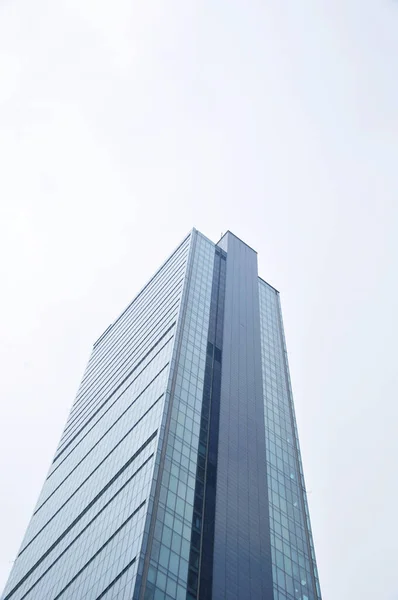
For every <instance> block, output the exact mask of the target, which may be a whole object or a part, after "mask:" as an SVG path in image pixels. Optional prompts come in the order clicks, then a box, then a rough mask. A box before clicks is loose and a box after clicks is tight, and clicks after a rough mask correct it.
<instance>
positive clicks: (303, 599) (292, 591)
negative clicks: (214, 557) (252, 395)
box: [259, 280, 321, 600]
mask: <svg viewBox="0 0 398 600" xmlns="http://www.w3.org/2000/svg"><path fill="white" fill-rule="evenodd" d="M259 294H260V296H259V297H260V323H261V349H262V369H263V388H264V405H265V406H264V408H265V435H266V454H267V472H268V487H269V500H270V529H271V549H272V568H273V581H274V597H275V600H293V599H294V600H320V598H321V596H320V590H319V583H318V578H317V572H316V565H315V556H314V552H313V545H312V538H311V533H310V528H309V517H308V508H307V503H306V493H305V489H304V480H303V477H302V468H301V461H300V455H299V449H298V438H297V431H296V425H295V420H294V413H293V406H292V400H291V390H290V387H289V381H288V377H287V376H286V373H287V363H286V362H285V361H286V356H285V347H284V340H283V328H282V325H281V322H280V312H279V311H280V307H279V297H278V294H277V292H276V291H275V290H274V289H273V288H271V287H270V286H268V285H267V284H266V283H265V282H262V281H261V280H260V281H259ZM281 332H282V333H281ZM309 542H310V543H309Z"/></svg>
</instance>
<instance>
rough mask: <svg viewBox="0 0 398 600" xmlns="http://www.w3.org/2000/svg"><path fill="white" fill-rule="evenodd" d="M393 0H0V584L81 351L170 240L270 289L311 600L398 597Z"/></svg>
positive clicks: (397, 133)
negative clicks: (224, 251) (285, 362)
mask: <svg viewBox="0 0 398 600" xmlns="http://www.w3.org/2000/svg"><path fill="white" fill-rule="evenodd" d="M397 32H398V4H397V2H396V1H393V0H326V1H322V0H301V1H300V2H298V1H297V0H287V1H285V2H283V1H281V0H261V1H260V0H246V1H243V2H242V1H238V0H218V1H217V0H216V1H215V0H200V1H199V0H169V1H168V2H166V1H165V0H142V1H141V2H138V1H137V0H113V2H109V1H105V0H58V1H57V2H54V0H48V1H45V0H35V1H32V0H13V1H11V0H3V1H2V2H0V105H1V106H0V171H1V173H0V202H1V212H0V257H1V258H0V282H1V289H2V293H1V296H0V315H1V317H0V318H1V348H0V357H1V422H0V489H1V490H2V492H1V494H0V559H1V567H0V590H1V589H2V587H3V585H4V583H5V580H6V578H7V575H8V572H9V570H10V568H11V566H12V561H13V560H14V558H15V556H16V553H17V551H18V548H19V545H20V543H21V540H22V536H23V533H24V531H25V528H26V526H27V524H28V521H29V518H30V516H31V512H32V510H33V506H34V504H35V502H36V499H37V496H38V494H39V491H40V488H41V486H42V483H43V480H44V477H45V475H46V472H47V469H48V467H49V464H50V462H51V460H52V456H53V453H54V451H55V447H56V444H57V442H58V439H59V436H60V434H61V430H62V428H63V424H64V422H65V420H66V417H67V414H68V411H69V408H70V406H71V404H72V401H73V398H74V395H75V392H76V389H77V387H78V384H79V380H80V378H81V376H82V373H83V370H84V367H85V364H86V362H87V360H88V357H89V353H90V350H91V345H92V343H93V342H94V341H95V340H96V338H97V337H98V336H99V335H100V334H101V333H102V331H103V330H104V329H105V328H106V327H107V326H108V324H109V323H110V322H112V321H113V320H114V318H115V317H116V316H117V315H118V314H119V313H120V312H121V310H122V309H123V308H124V307H125V305H126V304H128V302H129V301H130V300H131V299H132V297H133V296H134V295H135V294H136V292H137V291H138V290H139V289H140V288H141V287H142V286H143V284H144V283H145V282H146V280H147V279H149V277H150V276H151V274H152V273H153V271H154V270H155V269H156V268H157V267H158V266H159V264H160V263H161V262H162V261H163V260H164V259H165V258H166V257H167V255H168V254H169V253H170V252H171V251H172V250H173V248H174V247H175V246H176V245H177V244H178V243H179V241H180V240H181V239H182V238H183V237H184V236H185V235H186V233H187V232H188V230H189V229H190V228H191V227H192V226H195V227H197V228H198V229H199V230H200V231H202V232H203V233H204V234H205V235H207V236H208V237H210V238H211V239H213V240H214V241H217V240H218V239H219V237H220V235H221V232H225V231H226V230H227V229H230V230H232V231H233V232H234V233H236V234H237V235H238V236H240V237H241V238H242V239H243V240H245V241H246V242H247V243H248V244H250V245H251V246H253V247H254V248H255V249H256V250H257V251H258V253H259V269H260V275H261V276H262V277H263V278H264V279H266V280H267V281H269V282H270V283H271V284H272V285H274V286H275V287H276V288H278V289H279V290H280V291H281V298H282V307H283V311H284V321H285V328H286V338H287V345H288V350H289V357H290V367H291V374H292V383H293V391H294V395H295V403H296V411H297V419H298V426H299V434H300V439H301V447H302V454H303V461H304V470H305V475H306V483H307V488H308V490H309V491H310V493H309V504H310V510H311V517H312V525H313V532H314V538H315V547H316V553H317V558H318V566H319V573H320V580H321V587H322V590H323V596H324V600H375V598H377V599H378V600H379V599H380V600H384V599H386V600H397V598H398V580H397V565H398V519H397V504H398V475H397V473H398V469H397V458H398V435H397V429H398V402H397V389H398V381H397V366H396V362H397V349H396V347H397V338H398V326H397V315H396V309H397V304H398V286H397V249H398V237H397V225H398V75H397V74H398V33H397Z"/></svg>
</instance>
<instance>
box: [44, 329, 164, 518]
mask: <svg viewBox="0 0 398 600" xmlns="http://www.w3.org/2000/svg"><path fill="white" fill-rule="evenodd" d="M170 339H172V338H170ZM169 341H170V340H169ZM167 343H168V342H167ZM167 343H166V344H165V346H167ZM165 346H163V348H164V347H165ZM161 351H162V350H159V352H158V354H159V353H160V352H161ZM150 364H151V363H148V365H150ZM169 364H170V363H166V364H165V366H164V367H163V368H162V369H161V370H160V371H159V373H157V375H155V377H154V378H153V379H152V380H151V381H150V382H149V383H148V384H147V385H146V387H145V388H144V389H143V390H142V391H141V392H140V393H139V395H138V396H137V397H136V398H135V400H133V402H132V403H131V404H130V405H129V407H128V408H127V409H126V410H128V409H129V408H130V407H131V406H132V405H133V404H134V403H135V402H136V401H137V400H139V399H140V397H141V396H142V394H143V393H144V392H146V390H147V389H148V388H149V387H150V386H151V385H152V383H153V382H154V381H155V380H156V379H157V378H158V377H159V375H160V374H161V373H163V371H164V369H166V367H168V365H169ZM148 365H147V366H148ZM145 369H146V367H145ZM145 369H144V371H145ZM144 371H141V373H139V375H137V377H136V378H135V379H133V381H132V382H131V383H130V384H129V385H128V386H127V387H126V389H125V390H123V392H121V394H120V395H119V396H117V398H115V400H114V401H113V402H112V404H111V405H110V406H109V407H108V408H107V409H106V411H105V412H104V413H103V414H102V415H101V416H100V418H99V419H98V421H96V422H95V423H94V425H93V426H92V427H90V429H89V430H88V431H86V433H85V434H84V435H83V436H82V437H81V439H80V440H79V441H78V442H77V444H76V446H73V448H72V449H71V450H70V452H68V454H67V455H66V456H65V457H64V458H63V459H62V460H61V461H59V463H58V464H57V466H56V467H55V468H54V469H53V471H51V473H50V474H49V475H48V476H47V480H48V479H50V478H51V477H52V476H53V475H54V473H55V472H56V471H57V470H58V469H59V467H60V466H61V465H62V464H63V463H64V462H65V460H66V459H67V458H68V456H70V455H71V454H72V452H74V451H75V450H76V448H78V446H79V444H80V443H81V442H82V441H83V440H84V439H85V438H86V437H87V436H88V434H89V433H90V431H92V430H93V429H94V427H96V426H97V425H98V423H99V422H100V421H101V419H103V418H104V417H105V415H106V414H107V413H108V412H109V411H110V410H111V408H112V407H113V406H114V405H115V404H116V402H117V401H118V400H119V398H121V397H122V396H123V394H124V393H125V392H126V391H127V390H128V389H129V388H130V387H131V386H132V385H133V383H134V382H135V381H137V379H138V377H140V375H141V374H142V373H143V372H144ZM108 400H110V398H109V399H108ZM99 410H100V409H98V411H99ZM98 411H97V412H98ZM125 412H126V411H124V413H125ZM124 413H123V414H124ZM119 419H120V417H118V419H117V421H118V420H119ZM117 421H115V422H114V424H113V425H115V424H116V423H117ZM113 425H112V427H113ZM109 429H111V427H110V428H109ZM109 429H108V430H107V432H108V431H109ZM107 432H106V433H107ZM104 435H106V434H104ZM102 437H103V436H102ZM102 437H101V439H102ZM72 441H73V440H72ZM99 441H101V440H99ZM93 447H94V446H93ZM86 456H87V454H86ZM37 510H39V509H37ZM36 512H37V511H36Z"/></svg>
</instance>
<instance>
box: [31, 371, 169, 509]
mask: <svg viewBox="0 0 398 600" xmlns="http://www.w3.org/2000/svg"><path fill="white" fill-rule="evenodd" d="M166 367H167V365H165V366H164V367H163V369H162V371H160V372H159V373H158V374H157V375H156V377H155V378H154V379H152V381H151V382H150V383H148V385H147V386H146V388H145V389H144V390H142V392H141V394H140V395H139V396H137V398H135V400H133V402H131V404H130V405H129V406H128V407H127V408H126V409H125V410H124V411H123V413H122V414H121V415H120V416H119V417H118V418H117V419H116V421H115V422H114V423H112V425H111V426H110V427H109V429H107V430H106V431H105V433H104V434H103V435H102V436H101V437H100V439H99V440H97V441H96V442H95V444H94V445H93V446H91V448H90V450H89V451H88V452H87V453H86V454H85V455H84V456H83V458H81V459H80V460H79V462H78V463H77V464H76V465H75V466H74V467H73V469H72V470H71V471H69V473H68V475H67V476H66V477H65V478H64V479H63V480H62V481H60V483H59V484H58V485H57V487H56V488H54V490H53V491H52V492H51V494H50V495H49V496H47V498H46V499H45V500H44V502H42V504H40V506H39V507H38V508H37V509H36V510H35V512H34V513H33V515H36V514H37V513H38V512H39V510H41V509H42V507H43V506H44V505H45V504H46V503H47V502H48V500H50V498H52V496H53V495H54V494H55V492H56V491H57V490H58V489H59V488H60V487H61V485H63V484H64V483H65V481H67V480H68V478H69V477H70V476H71V475H72V473H74V472H75V471H76V469H77V468H78V467H79V466H80V465H81V464H82V462H83V461H84V460H86V458H87V456H89V455H90V454H91V452H92V451H93V450H94V449H95V448H96V447H97V446H98V444H100V443H101V442H102V440H103V439H104V437H105V436H106V435H108V433H109V432H110V431H111V430H112V429H113V427H115V425H116V424H117V423H118V422H119V421H120V420H121V419H122V418H123V417H124V415H125V414H126V412H127V411H128V410H130V408H131V407H132V406H133V405H134V404H135V403H136V402H138V400H139V399H140V398H141V396H142V394H144V392H146V391H147V390H148V388H149V387H150V386H151V385H152V383H153V382H154V381H155V379H156V378H157V377H158V376H159V375H160V373H162V372H163V371H164V370H165V369H166ZM162 396H163V393H162V394H161V395H160V396H159V398H157V400H156V402H158V401H159V400H160V398H161V397H162ZM152 406H153V405H152ZM149 410H150V409H149ZM137 423H139V420H138V421H137ZM134 427H135V425H134ZM123 439H124V438H122V440H123ZM79 443H80V442H79ZM118 445H119V444H117V445H116V446H115V448H116V447H117V446H118ZM75 448H77V446H75ZM68 456H69V455H68ZM65 458H67V457H65ZM59 466H61V465H59ZM53 473H55V471H53ZM53 473H51V475H52V474H53ZM51 475H50V476H51ZM50 476H49V477H50Z"/></svg>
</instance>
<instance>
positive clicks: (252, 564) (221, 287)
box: [2, 230, 321, 600]
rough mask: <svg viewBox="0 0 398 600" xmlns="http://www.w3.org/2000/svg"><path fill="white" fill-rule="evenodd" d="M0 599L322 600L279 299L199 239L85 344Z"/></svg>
mask: <svg viewBox="0 0 398 600" xmlns="http://www.w3.org/2000/svg"><path fill="white" fill-rule="evenodd" d="M2 598H3V600H23V599H27V600H99V599H102V598H103V599H104V600H111V599H117V600H122V599H123V600H124V599H126V600H127V599H128V600H150V599H154V600H176V599H177V600H194V599H200V600H210V599H212V600H261V599H264V600H320V599H321V594H320V588H319V583H318V575H317V569H316V564H315V555H314V546H313V542H312V535H311V529H310V522H309V515H308V507H307V500H306V494H305V487H304V479H303V471H302V465H301V459H300V452H299V444H298V437H297V429H296V421H295V416H294V409H293V401H292V393H291V387H290V380H289V370H288V364H287V355H286V347H285V340H284V333H283V325H282V317H281V310H280V302H279V294H278V292H277V291H276V290H275V289H274V288H273V287H272V286H271V285H269V284H268V283H266V282H265V281H264V280H262V279H261V278H260V277H259V276H258V273H257V254H256V252H255V251H254V250H253V249H252V248H250V247H249V246H248V245H246V244H245V243H244V242H242V241H241V240H240V239H239V238H237V237H236V236H235V235H233V234H232V233H230V232H228V233H226V234H225V235H224V236H223V237H222V238H221V240H220V241H219V242H218V244H214V243H213V242H211V241H210V240H208V239H207V238H206V237H204V236H203V235H202V234H201V233H199V232H198V231H196V230H192V232H191V233H190V234H189V235H188V237H186V238H185V239H184V241H183V242H182V243H181V244H180V246H179V247H178V248H177V249H176V251H175V252H174V253H173V254H172V255H171V256H170V258H169V259H168V260H167V261H166V262H165V263H164V264H163V266H162V267H161V268H160V269H159V270H158V271H157V273H156V274H155V275H154V276H153V277H152V279H151V280H150V281H149V283H148V284H147V285H146V286H145V287H144V288H143V290H142V291H141V292H140V293H139V294H138V295H137V296H136V298H135V299H134V300H133V301H132V303H131V304H130V305H129V306H128V307H127V308H126V310H125V311H124V312H123V313H122V314H121V315H120V316H119V317H118V318H117V319H116V321H115V322H114V323H113V324H112V325H110V326H109V327H108V328H107V329H106V330H105V332H104V333H103V334H102V336H101V337H100V338H99V339H98V340H97V341H96V342H95V344H94V347H93V350H92V354H91V358H90V360H89V363H88V366H87V369H86V371H85V374H84V377H83V380H82V382H81V385H80V388H79V390H78V393H77V397H76V400H75V402H74V404H73V407H72V409H71V412H70V415H69V418H68V421H67V423H66V426H65V429H64V432H63V434H62V437H61V441H60V442H59V446H58V448H57V451H56V454H55V457H54V460H53V463H52V465H51V468H50V470H49V473H48V476H47V479H46V481H45V483H44V486H43V489H42V492H41V494H40V497H39V500H38V502H37V505H36V508H35V511H34V514H33V516H32V519H31V521H30V524H29V527H28V529H27V531H26V534H25V537H24V539H23V542H22V545H21V549H20V552H19V554H18V557H17V559H16V561H15V564H14V567H13V569H12V571H11V575H10V578H9V581H8V583H7V586H6V589H5V591H4V594H3V596H2Z"/></svg>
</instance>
